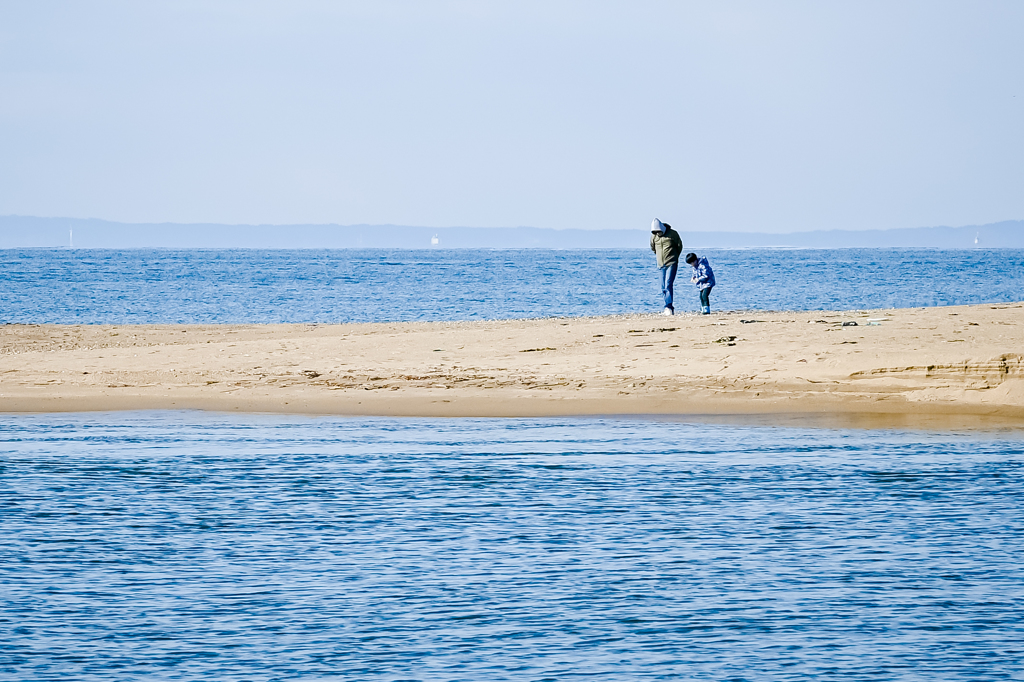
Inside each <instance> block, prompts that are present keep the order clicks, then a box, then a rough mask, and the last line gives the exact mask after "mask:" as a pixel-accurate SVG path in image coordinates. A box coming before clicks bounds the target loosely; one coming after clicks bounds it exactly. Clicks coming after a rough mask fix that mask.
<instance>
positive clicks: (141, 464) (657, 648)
mask: <svg viewBox="0 0 1024 682" xmlns="http://www.w3.org/2000/svg"><path fill="white" fill-rule="evenodd" d="M0 457H2V459H0V464H2V470H0V473H2V478H0V483H2V487H0V503H2V507H0V509H2V511H0V532H2V537H3V543H2V544H0V609H2V612H0V677H3V678H4V679H11V680H57V679H61V680H63V679H75V680H111V679H118V680H138V679H167V680H171V679H208V680H287V679H339V680H341V679H344V680H378V679H379V680H570V679H602V680H634V679H652V680H653V679H737V680H739V679H745V680H760V679H778V680H789V679H792V680H804V679H806V680H810V679H840V678H841V679H915V680H936V679H964V680H967V679H972V680H974V679H1021V676H1022V675H1024V664H1022V662H1024V568H1022V566H1021V548H1022V546H1024V543H1022V540H1024V511H1022V509H1021V502H1022V500H1024V470H1022V462H1024V440H1022V439H1021V438H1020V436H1019V435H1014V434H1007V435H1003V436H999V435H990V436H989V437H984V438H983V437H977V436H969V435H951V434H943V435H936V434H928V433H909V432H908V433H900V432H886V431H842V430H827V429H819V430H803V429H798V428H770V427H742V426H722V425H717V426H711V425H700V424H682V423H669V422H651V421H640V420H598V419H593V420H585V419H577V420H572V419H563V420H449V421H442V420H389V419H314V418H297V417H295V418H292V417H288V418H284V417H281V418H275V417H253V416H250V417H236V416H231V417H226V416H225V417H221V416H215V415H201V414H193V413H138V414H131V413H129V414H119V415H81V416H69V415H48V416H21V417H11V416H8V417H0Z"/></svg>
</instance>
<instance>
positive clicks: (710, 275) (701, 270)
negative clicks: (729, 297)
mask: <svg viewBox="0 0 1024 682" xmlns="http://www.w3.org/2000/svg"><path fill="white" fill-rule="evenodd" d="M686 263H687V264H688V265H690V266H691V267H692V268H693V275H691V276H690V281H691V282H693V283H694V284H696V285H697V289H698V290H699V291H700V312H701V314H702V315H710V314H711V287H713V286H715V273H714V271H712V269H711V265H710V264H709V263H708V259H707V258H704V257H703V256H701V257H700V258H697V254H695V253H688V254H686Z"/></svg>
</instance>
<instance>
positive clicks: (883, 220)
mask: <svg viewBox="0 0 1024 682" xmlns="http://www.w3.org/2000/svg"><path fill="white" fill-rule="evenodd" d="M1022 27H1024V4H1022V3H1019V2H1011V1H991V2H981V3H959V2H943V1H934V2H917V1H915V2H909V1H905V2H895V3H893V2H871V1H869V2H862V3H855V4H853V3H851V4H836V3H828V4H824V3H816V2H812V1H810V0H807V1H801V2H794V1H781V2H776V3H771V4H765V3H756V2H734V3H728V4H724V3H696V2H641V3H629V4H627V3H615V2H587V3H583V2H557V1H556V2H521V3H501V2H484V1H481V2H472V3H468V2H454V1H453V2H438V1H429V0H427V1H420V2H411V1H398V0H377V1H375V2H349V3H335V2H328V1H326V0H322V1H319V0H296V2H292V3H287V4H285V3H275V2H269V1H260V0H246V1H244V2H243V1H242V0H224V1H221V2H215V3H209V2H199V1H198V0H185V1H176V2H171V1H170V0H154V1H153V2H147V3H133V2H127V0H110V1H103V2H101V1H94V0H87V1H84V2H74V3H72V2H59V1H40V2H33V3H18V2H3V1H0V87H2V91H3V92H4V93H5V96H4V97H3V98H0V150H2V154H3V158H4V163H3V164H0V188H2V189H0V216H4V215H7V216H9V215H12V214H16V215H23V216H32V215H36V216H60V215H66V216H81V217H83V218H84V217H86V216H96V217H99V218H102V219H104V220H107V221H117V222H124V223H163V222H171V223H233V224H275V223H276V224H327V223H332V224H342V225H361V224H395V225H420V226H426V227H428V228H433V227H436V228H438V229H443V228H445V227H446V226H451V225H474V226H481V227H500V226H508V225H532V226H536V227H538V228H556V229H566V228H569V229H600V230H616V229H627V228H628V229H642V228H643V227H644V226H646V225H647V224H649V223H650V220H651V218H653V217H654V216H658V217H661V218H663V219H664V220H666V221H668V222H670V223H672V224H674V225H685V226H686V228H687V229H689V230H695V231H701V232H705V233H715V232H756V233H783V232H806V231H813V230H880V229H882V230H884V229H892V228H909V227H914V226H922V225H985V224H988V223H995V222H997V221H1004V220H1008V219H1009V220H1015V219H1019V218H1022V217H1024V193H1022V192H1020V187H1022V186H1024V154H1022V153H1021V150H1022V149H1024V41H1021V40H1019V34H1020V30H1021V28H1022Z"/></svg>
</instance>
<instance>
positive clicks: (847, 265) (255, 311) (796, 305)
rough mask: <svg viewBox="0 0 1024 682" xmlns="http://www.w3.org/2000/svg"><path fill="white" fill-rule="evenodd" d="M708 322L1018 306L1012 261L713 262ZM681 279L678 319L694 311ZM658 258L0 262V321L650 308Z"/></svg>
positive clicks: (178, 257)
mask: <svg viewBox="0 0 1024 682" xmlns="http://www.w3.org/2000/svg"><path fill="white" fill-rule="evenodd" d="M702 253H705V254H706V255H707V256H708V258H709V259H710V261H711V264H712V266H713V267H714V269H715V273H716V276H717V279H718V286H716V287H715V289H714V293H713V295H712V302H713V304H714V307H715V308H716V309H720V310H819V309H835V310H851V309H877V308H892V307H896V308H905V307H917V306H935V305H960V304H968V303H988V302H1006V301H1021V300H1024V250H1013V249H999V250H987V251H986V250H970V251H936V250H911V249H838V250H831V251H814V250H796V251H783V250H745V251H723V250H712V251H707V252H702ZM687 270H688V268H687V267H685V266H684V267H683V268H681V270H680V275H679V279H678V280H677V282H676V298H677V301H678V303H677V305H676V308H677V309H678V310H680V311H687V310H695V309H696V308H697V305H698V299H697V294H696V291H695V289H694V288H693V286H692V285H691V284H690V283H689V274H688V272H687ZM660 287H661V285H660V281H659V279H658V271H657V269H656V267H655V265H654V256H653V255H652V254H651V253H650V252H649V251H646V250H645V249H635V250H628V251H615V250H590V251H555V250H543V249H536V250H520V251H488V250H457V251H387V252H382V251H381V250H379V249H378V250H366V251H361V250H335V251H261V250H238V251H229V250H223V251H217V250H208V251H203V250H187V251H174V250H126V251H105V250H80V251H71V250H45V249H24V250H0V322H26V323H40V322H57V323H104V324H140V323H188V322H193V323H220V322H253V323H262V322H381V321H402V320H469V319H499V318H517V317H551V316H579V315H588V316H589V315H611V314H621V313H634V312H656V311H660V310H661V308H662V305H663V303H662V299H661V288H660Z"/></svg>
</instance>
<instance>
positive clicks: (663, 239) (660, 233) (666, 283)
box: [651, 218, 683, 315]
mask: <svg viewBox="0 0 1024 682" xmlns="http://www.w3.org/2000/svg"><path fill="white" fill-rule="evenodd" d="M651 251H653V252H654V255H655V256H657V258H658V268H659V269H660V270H661V294H662V296H664V297H665V310H664V311H662V313H661V314H662V315H673V314H674V313H675V308H674V307H672V284H673V283H674V282H675V281H676V270H677V269H678V268H679V255H680V254H681V253H682V252H683V240H682V238H681V237H680V236H679V233H678V232H676V231H675V230H673V229H672V226H671V225H669V224H668V223H663V222H661V221H660V220H658V219H657V218H655V219H654V221H653V222H651Z"/></svg>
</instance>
